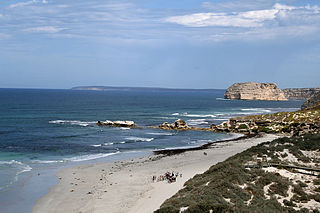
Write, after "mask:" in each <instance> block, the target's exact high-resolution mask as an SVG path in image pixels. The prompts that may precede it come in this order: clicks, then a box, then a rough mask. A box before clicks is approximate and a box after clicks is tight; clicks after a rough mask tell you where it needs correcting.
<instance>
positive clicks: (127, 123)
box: [97, 120, 136, 128]
mask: <svg viewBox="0 0 320 213" xmlns="http://www.w3.org/2000/svg"><path fill="white" fill-rule="evenodd" d="M97 125H99V126H114V127H130V128H132V127H136V124H135V123H134V122H133V121H109V120H106V121H98V122H97Z"/></svg>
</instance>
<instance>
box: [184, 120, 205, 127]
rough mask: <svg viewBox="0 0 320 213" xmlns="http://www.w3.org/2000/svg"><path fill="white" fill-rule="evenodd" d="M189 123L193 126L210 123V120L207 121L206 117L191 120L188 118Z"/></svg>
mask: <svg viewBox="0 0 320 213" xmlns="http://www.w3.org/2000/svg"><path fill="white" fill-rule="evenodd" d="M187 124H189V125H191V126H195V125H200V124H208V122H207V121H206V119H190V120H187Z"/></svg>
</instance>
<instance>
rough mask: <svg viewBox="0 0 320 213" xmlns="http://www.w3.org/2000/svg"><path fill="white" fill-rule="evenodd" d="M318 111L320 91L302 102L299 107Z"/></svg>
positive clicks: (319, 107)
mask: <svg viewBox="0 0 320 213" xmlns="http://www.w3.org/2000/svg"><path fill="white" fill-rule="evenodd" d="M312 108H318V109H320V91H319V92H317V93H315V94H314V95H313V96H312V97H311V98H310V99H308V100H307V101H306V102H304V103H303V104H302V106H301V109H312Z"/></svg>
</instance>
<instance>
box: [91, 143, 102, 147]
mask: <svg viewBox="0 0 320 213" xmlns="http://www.w3.org/2000/svg"><path fill="white" fill-rule="evenodd" d="M91 146H93V147H100V146H102V144H95V145H91Z"/></svg>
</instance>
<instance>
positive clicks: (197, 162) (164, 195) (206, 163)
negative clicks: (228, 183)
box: [33, 134, 278, 213]
mask: <svg viewBox="0 0 320 213" xmlns="http://www.w3.org/2000/svg"><path fill="white" fill-rule="evenodd" d="M277 137H278V136H276V135H269V134H267V135H263V136H259V137H254V138H248V139H241V140H235V141H229V142H220V143H213V144H212V145H211V146H210V147H208V148H207V149H203V150H195V151H187V152H183V153H181V154H176V155H170V156H164V155H150V156H146V157H142V158H138V159H130V160H126V161H117V162H113V163H97V164H91V165H80V166H77V167H72V168H67V169H64V170H62V171H60V172H58V173H57V174H56V176H57V178H58V180H59V183H58V184H57V185H56V186H54V187H53V188H51V189H50V192H49V193H48V194H47V195H45V196H43V197H42V198H40V199H39V200H38V201H37V202H36V203H35V205H34V207H33V212H35V213H38V212H82V213H84V212H117V213H118V212H140V213H144V212H146V213H147V212H153V211H155V210H157V209H158V208H159V207H160V205H161V204H162V203H163V202H164V201H165V200H166V199H168V198H170V197H171V196H173V195H174V194H175V193H176V192H178V191H179V190H180V189H182V188H183V185H184V183H185V182H186V181H187V180H189V179H190V178H192V177H193V176H194V175H196V174H201V173H203V172H205V171H206V170H208V169H209V168H210V167H211V166H212V165H215V164H216V163H218V162H221V161H224V160H226V159H227V158H229V157H230V156H233V155H235V154H237V153H240V152H242V151H244V150H246V149H248V148H250V147H252V146H255V145H258V144H259V143H263V142H267V141H271V140H273V139H276V138H277ZM166 172H175V173H176V172H178V173H179V176H178V177H177V180H176V182H173V183H168V182H167V181H153V180H152V177H153V176H156V177H157V178H158V177H159V176H160V175H164V174H165V173H166ZM180 174H181V175H182V176H180Z"/></svg>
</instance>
